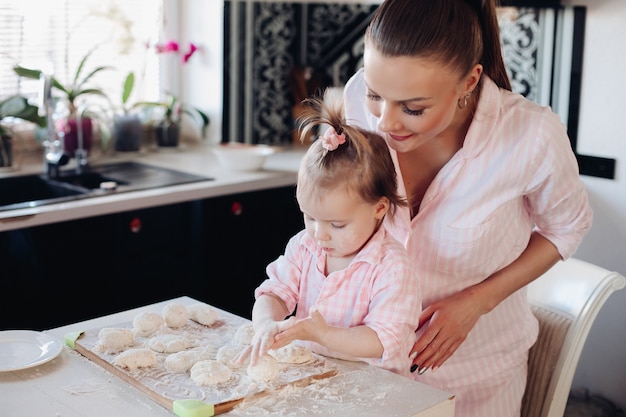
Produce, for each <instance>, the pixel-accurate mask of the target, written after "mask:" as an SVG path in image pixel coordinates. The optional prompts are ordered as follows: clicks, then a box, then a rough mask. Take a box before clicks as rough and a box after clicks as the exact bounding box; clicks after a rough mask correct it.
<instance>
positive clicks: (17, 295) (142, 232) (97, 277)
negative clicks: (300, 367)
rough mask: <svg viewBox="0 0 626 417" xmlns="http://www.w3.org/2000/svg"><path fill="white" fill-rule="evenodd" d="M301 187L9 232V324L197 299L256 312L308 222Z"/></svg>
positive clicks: (3, 264) (5, 251)
mask: <svg viewBox="0 0 626 417" xmlns="http://www.w3.org/2000/svg"><path fill="white" fill-rule="evenodd" d="M302 225H303V223H302V216H301V214H300V211H299V209H298V206H297V203H296V200H295V189H294V187H293V186H289V187H281V188H276V189H270V190H262V191H254V192H246V193H241V194H235V195H229V196H223V197H216V198H209V199H205V200H199V201H191V202H185V203H179V204H172V205H165V206H160V207H154V208H148V209H140V210H131V211H126V212H122V213H116V214H110V215H104V216H97V217H90V218H85V219H79V220H72V221H67V222H60V223H55V224H49V225H43V226H37V227H31V228H25V229H18V230H12V231H6V232H0V330H1V329H10V328H15V329H36V330H41V329H47V328H51V327H56V326H61V325H64V324H69V323H73V322H77V321H81V320H86V319H89V318H93V317H98V316H101V315H104V314H110V313H114V312H117V311H121V310H125V309H129V308H133V307H138V306H141V305H145V304H149V303H153V302H157V301H162V300H165V299H168V298H172V297H178V296H181V295H189V296H191V297H194V298H197V299H199V300H201V301H205V302H209V303H211V304H214V305H216V306H218V307H220V308H223V309H225V310H228V311H231V312H234V313H236V314H240V315H242V316H245V317H249V315H250V309H251V306H252V303H253V300H254V298H253V292H254V288H256V286H257V285H258V284H259V283H260V282H261V281H262V280H263V279H264V278H265V266H266V265H267V263H269V262H270V261H272V260H273V259H275V258H276V257H277V256H279V255H280V254H281V253H282V252H283V251H284V247H285V244H286V243H287V240H288V239H289V237H291V235H293V234H295V233H296V232H297V231H298V230H300V229H301V228H302V227H303V226H302Z"/></svg>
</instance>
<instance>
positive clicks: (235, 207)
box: [230, 201, 243, 216]
mask: <svg viewBox="0 0 626 417" xmlns="http://www.w3.org/2000/svg"><path fill="white" fill-rule="evenodd" d="M230 212H231V213H233V215H235V216H241V213H242V212H243V205H242V204H241V203H240V202H239V201H235V202H233V204H231V206H230Z"/></svg>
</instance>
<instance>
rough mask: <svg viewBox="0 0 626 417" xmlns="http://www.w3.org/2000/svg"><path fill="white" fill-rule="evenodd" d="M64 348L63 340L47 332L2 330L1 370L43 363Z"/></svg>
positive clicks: (0, 343) (0, 340) (12, 369)
mask: <svg viewBox="0 0 626 417" xmlns="http://www.w3.org/2000/svg"><path fill="white" fill-rule="evenodd" d="M62 348H63V345H62V343H61V341H59V340H57V339H55V338H53V337H52V336H50V335H48V334H45V333H41V332H35V331H32V330H5V331H0V372H1V371H15V370H18V369H26V368H30V367H32V366H36V365H41V364H42V363H46V362H48V361H51V360H52V359H54V358H56V357H57V356H58V354H59V353H61V349H62Z"/></svg>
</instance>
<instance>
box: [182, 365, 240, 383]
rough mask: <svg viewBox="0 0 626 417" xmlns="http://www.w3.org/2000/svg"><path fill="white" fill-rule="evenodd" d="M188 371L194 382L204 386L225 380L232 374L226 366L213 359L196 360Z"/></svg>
mask: <svg viewBox="0 0 626 417" xmlns="http://www.w3.org/2000/svg"><path fill="white" fill-rule="evenodd" d="M190 373H191V379H192V380H193V381H194V382H195V383H196V384H198V385H204V386H207V385H217V384H220V383H222V382H226V381H228V380H229V379H230V378H231V377H232V376H233V371H231V369H230V368H229V367H228V366H226V365H224V364H223V363H221V362H218V361H216V360H214V359H207V360H203V361H200V362H196V364H195V365H193V366H192V367H191V371H190Z"/></svg>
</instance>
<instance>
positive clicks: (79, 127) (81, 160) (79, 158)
mask: <svg viewBox="0 0 626 417" xmlns="http://www.w3.org/2000/svg"><path fill="white" fill-rule="evenodd" d="M84 111H85V108H84V106H81V107H79V108H78V111H77V112H76V139H77V140H76V141H77V142H78V146H77V147H76V150H75V151H74V156H75V157H76V173H77V174H81V173H82V172H83V168H85V167H86V166H87V150H86V149H85V144H84V137H83V113H84Z"/></svg>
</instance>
